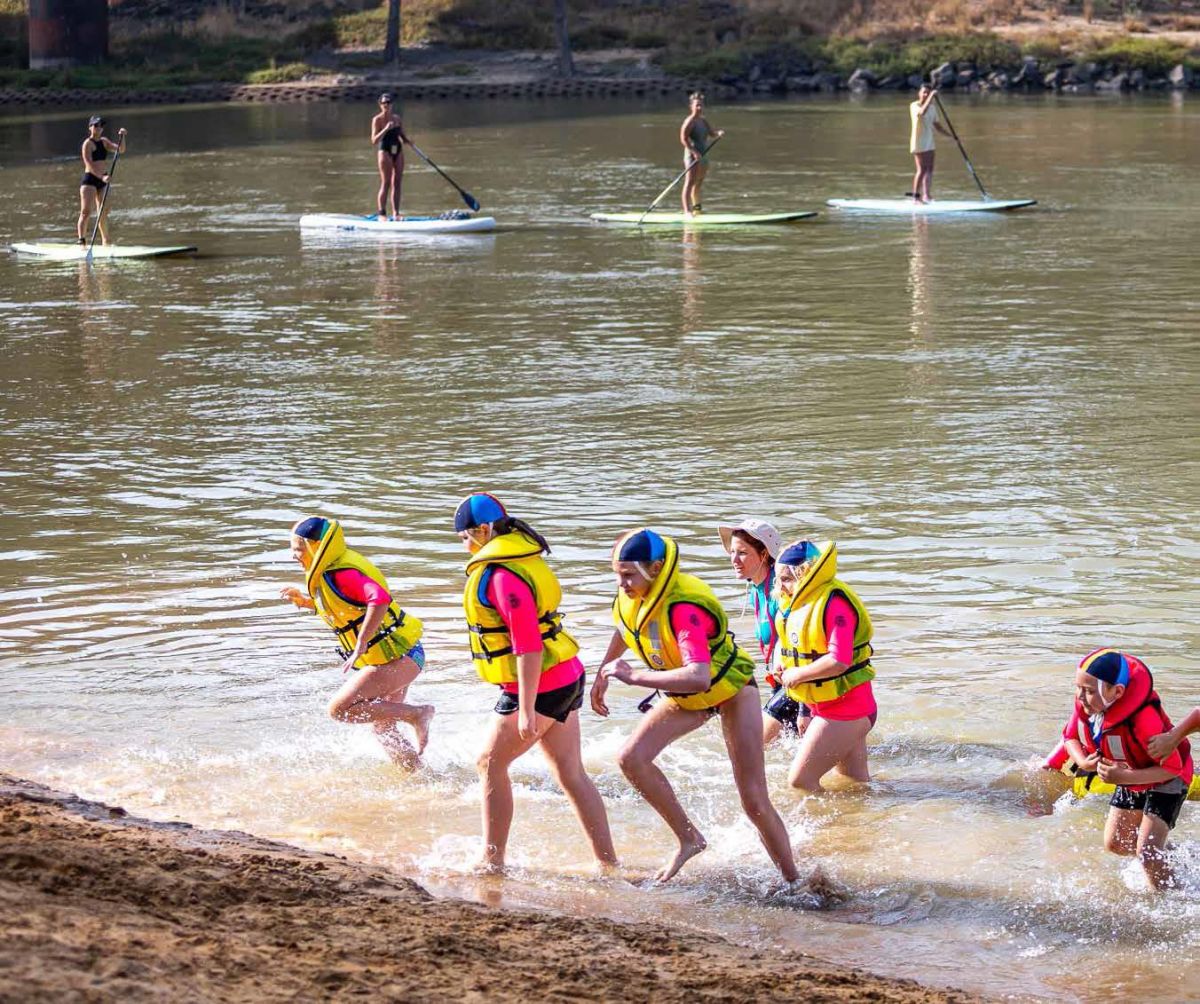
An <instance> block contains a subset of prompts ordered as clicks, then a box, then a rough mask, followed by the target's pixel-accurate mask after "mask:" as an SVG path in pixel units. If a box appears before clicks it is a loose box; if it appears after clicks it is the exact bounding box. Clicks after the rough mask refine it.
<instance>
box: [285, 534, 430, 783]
mask: <svg viewBox="0 0 1200 1004" xmlns="http://www.w3.org/2000/svg"><path fill="white" fill-rule="evenodd" d="M291 550H292V557H293V558H295V559H296V561H297V562H299V563H300V566H301V567H302V568H303V569H304V585H305V588H306V592H301V591H300V590H299V589H297V588H296V587H295V586H285V587H284V588H283V589H281V590H280V593H279V595H280V596H281V597H282V598H283V599H285V600H289V601H290V602H291V603H293V604H295V605H296V606H297V607H299V608H301V609H302V610H315V611H316V612H317V614H318V615H319V616H320V618H321V619H322V620H323V621H324V622H325V623H326V624H328V625H329V627H330V628H331V629H332V631H333V633H334V634H335V635H336V636H337V640H338V653H339V654H340V655H341V657H342V659H343V662H342V673H349V672H350V671H351V670H354V675H353V676H351V677H350V678H349V679H348V680H347V681H346V682H345V683H343V684H342V686H341V689H340V690H338V692H337V693H336V694H335V695H334V697H333V700H332V701H330V702H329V714H330V716H331V717H332V718H335V719H336V720H337V721H339V722H361V723H364V724H369V725H370V726H371V727H372V728H373V729H374V730H375V735H376V736H377V737H378V738H379V742H380V743H381V744H382V745H383V748H384V749H385V750H387V753H388V755H389V756H390V757H391V758H392V759H393V760H394V761H395V762H396V763H398V764H400V765H401V766H403V767H409V768H412V767H415V766H416V765H417V764H418V763H419V762H420V757H421V753H422V752H424V750H425V744H426V743H427V742H428V741H429V723H430V721H431V720H432V719H433V713H434V708H433V705H432V704H407V703H405V697H406V696H407V694H408V688H409V686H410V685H411V684H412V682H413V680H415V679H416V678H417V674H418V673H420V672H421V670H422V669H424V668H425V649H423V648H422V647H421V622H420V621H419V620H417V618H416V617H414V616H413V615H412V614H408V613H405V612H404V611H403V610H401V609H400V607H399V606H398V605H397V604H396V601H395V600H393V599H392V594H391V593H390V592H389V591H388V586H387V580H386V579H385V578H384V577H383V575H382V573H381V572H380V571H379V569H377V568H376V567H375V566H374V565H373V564H371V562H370V561H368V560H367V559H366V558H364V557H363V556H362V555H361V554H359V553H358V552H357V551H352V550H350V548H348V547H347V546H346V538H345V536H344V534H343V533H342V524H341V523H339V522H338V521H337V520H336V519H324V518H322V517H320V516H310V517H309V518H308V519H302V520H301V521H300V522H299V523H297V524H296V525H295V526H294V527H292V536H291ZM399 722H406V723H407V724H408V725H411V726H412V729H413V732H415V733H416V740H417V744H416V748H414V747H413V746H412V745H411V744H410V743H409V742H408V741H407V740H406V739H405V738H404V737H403V736H401V735H400V734H399V732H397V731H396V725H397V723H399Z"/></svg>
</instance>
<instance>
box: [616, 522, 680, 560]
mask: <svg viewBox="0 0 1200 1004" xmlns="http://www.w3.org/2000/svg"><path fill="white" fill-rule="evenodd" d="M666 556H667V542H666V541H665V540H663V539H662V537H660V536H659V535H658V534H657V533H655V532H654V531H653V530H644V529H643V530H636V531H634V532H633V533H631V534H629V535H628V536H627V537H623V538H622V539H621V540H619V541H617V546H616V548H615V549H614V553H613V561H661V560H662V559H663V558H665V557H666Z"/></svg>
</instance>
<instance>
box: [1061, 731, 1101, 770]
mask: <svg viewBox="0 0 1200 1004" xmlns="http://www.w3.org/2000/svg"><path fill="white" fill-rule="evenodd" d="M1063 748H1064V749H1065V750H1066V751H1067V755H1068V756H1069V757H1070V758H1071V762H1072V763H1073V764H1074V765H1075V766H1076V767H1078V768H1079V769H1080V770H1081V771H1083V772H1084V773H1085V774H1094V773H1096V764H1097V763H1099V761H1100V755H1099V754H1098V753H1093V754H1092V755H1091V756H1088V755H1087V753H1085V752H1084V749H1083V743H1081V742H1080V741H1079V740H1078V739H1068V740H1066V741H1065V742H1064V743H1063Z"/></svg>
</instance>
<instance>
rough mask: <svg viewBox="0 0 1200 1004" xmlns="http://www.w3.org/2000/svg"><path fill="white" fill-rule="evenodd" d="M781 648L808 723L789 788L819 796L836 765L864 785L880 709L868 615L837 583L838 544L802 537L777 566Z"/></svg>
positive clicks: (791, 689) (789, 688) (786, 680)
mask: <svg viewBox="0 0 1200 1004" xmlns="http://www.w3.org/2000/svg"><path fill="white" fill-rule="evenodd" d="M776 574H777V575H778V576H779V645H780V656H781V667H782V670H783V685H784V687H785V688H786V692H787V695H788V697H790V698H792V700H794V701H799V702H802V703H804V704H807V705H808V707H809V708H811V709H812V716H813V720H812V723H811V724H810V725H809V726H808V729H807V730H806V731H805V733H804V738H803V739H801V741H800V749H799V750H798V751H797V752H796V759H795V760H794V761H793V762H792V766H791V770H790V771H789V772H788V781H790V782H791V784H792V787H794V788H801V789H803V790H805V791H812V792H819V791H821V790H822V788H821V778H822V777H824V776H825V774H826V773H828V772H829V771H830V770H832V769H833V768H835V767H836V768H837V770H838V773H840V774H843V775H845V776H846V777H849V778H851V779H852V780H855V781H869V780H870V779H871V774H870V771H869V770H868V767H867V733H868V732H870V731H871V729H872V728H874V727H875V719H876V717H877V715H878V710H877V708H876V705H875V695H874V692H873V690H872V688H871V680H872V679H874V677H875V667H874V666H872V665H871V652H872V649H871V635H872V630H873V629H872V626H871V618H870V616H869V615H868V614H867V608H866V607H865V606H864V605H863V602H862V600H861V599H859V598H858V594H857V593H855V592H854V590H853V589H851V588H850V587H849V586H847V585H846V584H845V583H844V582H842V581H841V580H840V579H838V578H837V545H836V544H835V543H834V542H833V541H829V542H828V543H827V544H825V545H824V546H823V547H818V546H817V545H816V544H814V543H813V542H812V541H809V540H801V541H798V542H797V543H795V544H792V545H791V546H790V547H787V548H785V549H784V551H783V553H782V554H781V555H780V556H779V560H778V561H777V562H776Z"/></svg>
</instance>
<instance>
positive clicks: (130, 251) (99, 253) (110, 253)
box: [12, 241, 196, 261]
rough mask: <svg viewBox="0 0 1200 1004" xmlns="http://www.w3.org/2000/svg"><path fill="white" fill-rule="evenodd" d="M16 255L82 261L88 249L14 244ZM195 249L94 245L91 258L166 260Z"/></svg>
mask: <svg viewBox="0 0 1200 1004" xmlns="http://www.w3.org/2000/svg"><path fill="white" fill-rule="evenodd" d="M12 249H13V250H14V251H15V252H16V253H17V254H28V255H37V256H38V257H40V258H47V259H49V260H51V261H83V260H85V259H86V258H87V257H88V249H87V247H86V246H85V245H83V244H76V243H74V242H72V243H69V244H68V243H67V242H65V241H30V242H20V243H17V244H14V245H13V246H12ZM195 253H196V248H194V247H191V246H185V245H182V244H181V245H178V246H176V247H152V246H149V245H144V244H95V245H93V246H92V254H91V257H92V258H93V259H95V258H167V257H170V256H171V255H181V254H195Z"/></svg>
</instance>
